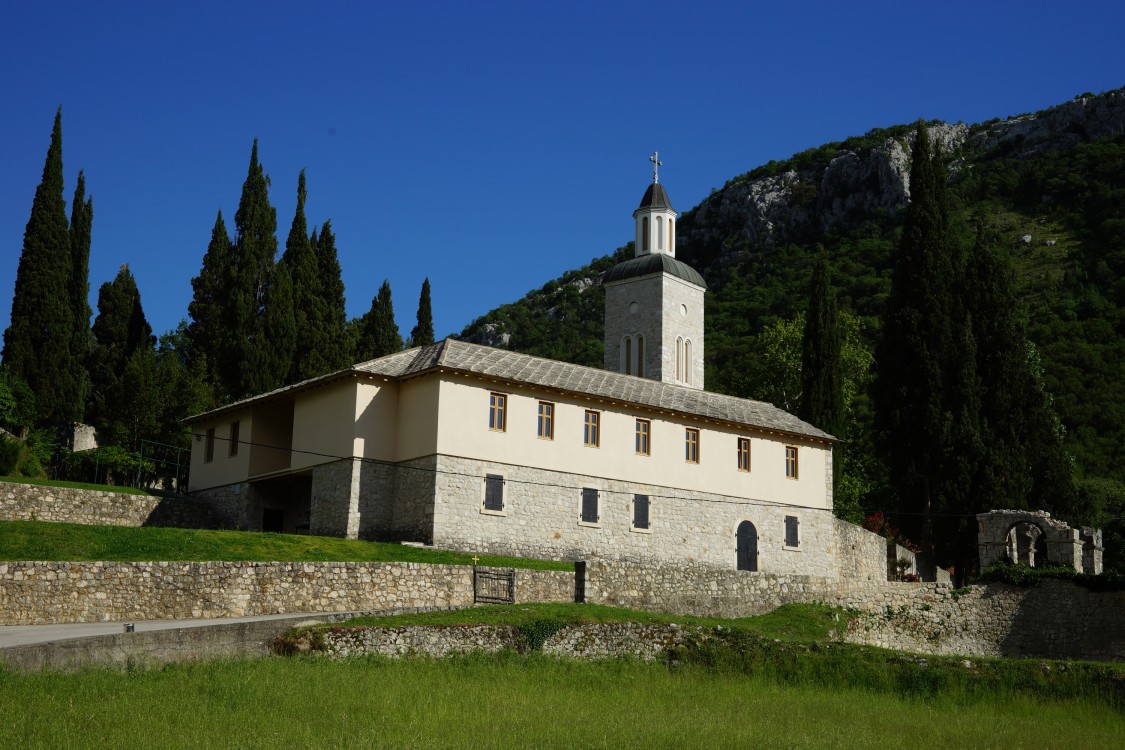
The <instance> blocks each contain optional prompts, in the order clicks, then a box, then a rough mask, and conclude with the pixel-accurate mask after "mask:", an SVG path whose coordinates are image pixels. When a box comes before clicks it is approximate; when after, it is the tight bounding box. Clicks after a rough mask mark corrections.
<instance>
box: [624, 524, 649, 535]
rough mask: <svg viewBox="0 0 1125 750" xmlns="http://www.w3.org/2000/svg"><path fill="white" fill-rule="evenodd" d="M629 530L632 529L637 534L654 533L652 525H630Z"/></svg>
mask: <svg viewBox="0 0 1125 750" xmlns="http://www.w3.org/2000/svg"><path fill="white" fill-rule="evenodd" d="M629 531H632V532H633V533H635V534H651V533H652V526H651V525H650V526H649V527H648V528H647V529H642V528H637V527H636V526H630V527H629Z"/></svg>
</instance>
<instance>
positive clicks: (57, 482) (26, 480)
mask: <svg viewBox="0 0 1125 750" xmlns="http://www.w3.org/2000/svg"><path fill="white" fill-rule="evenodd" d="M0 482H16V483H19V484H37V485H40V486H42V487H69V488H71V489H76V490H98V491H99V492H123V493H125V494H126V495H148V494H152V493H149V492H146V491H145V490H138V489H137V488H136V487H119V486H117V485H110V484H90V483H89V482H68V481H66V480H63V479H39V478H33V477H4V476H0Z"/></svg>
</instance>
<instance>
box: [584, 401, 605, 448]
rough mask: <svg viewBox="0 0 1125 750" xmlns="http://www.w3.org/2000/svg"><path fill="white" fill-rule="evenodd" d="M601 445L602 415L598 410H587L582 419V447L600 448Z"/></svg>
mask: <svg viewBox="0 0 1125 750" xmlns="http://www.w3.org/2000/svg"><path fill="white" fill-rule="evenodd" d="M591 438H593V439H592V440H591ZM601 443H602V413H601V412H600V411H598V410H596V409H586V413H585V415H584V416H583V418H582V445H584V446H585V447H587V448H599V447H601Z"/></svg>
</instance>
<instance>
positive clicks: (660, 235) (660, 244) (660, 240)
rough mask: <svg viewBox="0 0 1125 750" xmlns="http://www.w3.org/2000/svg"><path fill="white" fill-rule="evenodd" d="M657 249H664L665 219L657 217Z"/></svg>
mask: <svg viewBox="0 0 1125 750" xmlns="http://www.w3.org/2000/svg"><path fill="white" fill-rule="evenodd" d="M656 249H657V250H663V249H664V219H662V218H660V217H659V216H657V217H656Z"/></svg>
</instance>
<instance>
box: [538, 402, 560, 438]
mask: <svg viewBox="0 0 1125 750" xmlns="http://www.w3.org/2000/svg"><path fill="white" fill-rule="evenodd" d="M543 407H546V414H544V408H543ZM544 424H546V430H545V431H544V429H543V427H544ZM535 433H536V436H537V437H538V438H539V439H540V440H554V439H555V402H554V401H540V402H539V406H538V408H537V410H536V423H535Z"/></svg>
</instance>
